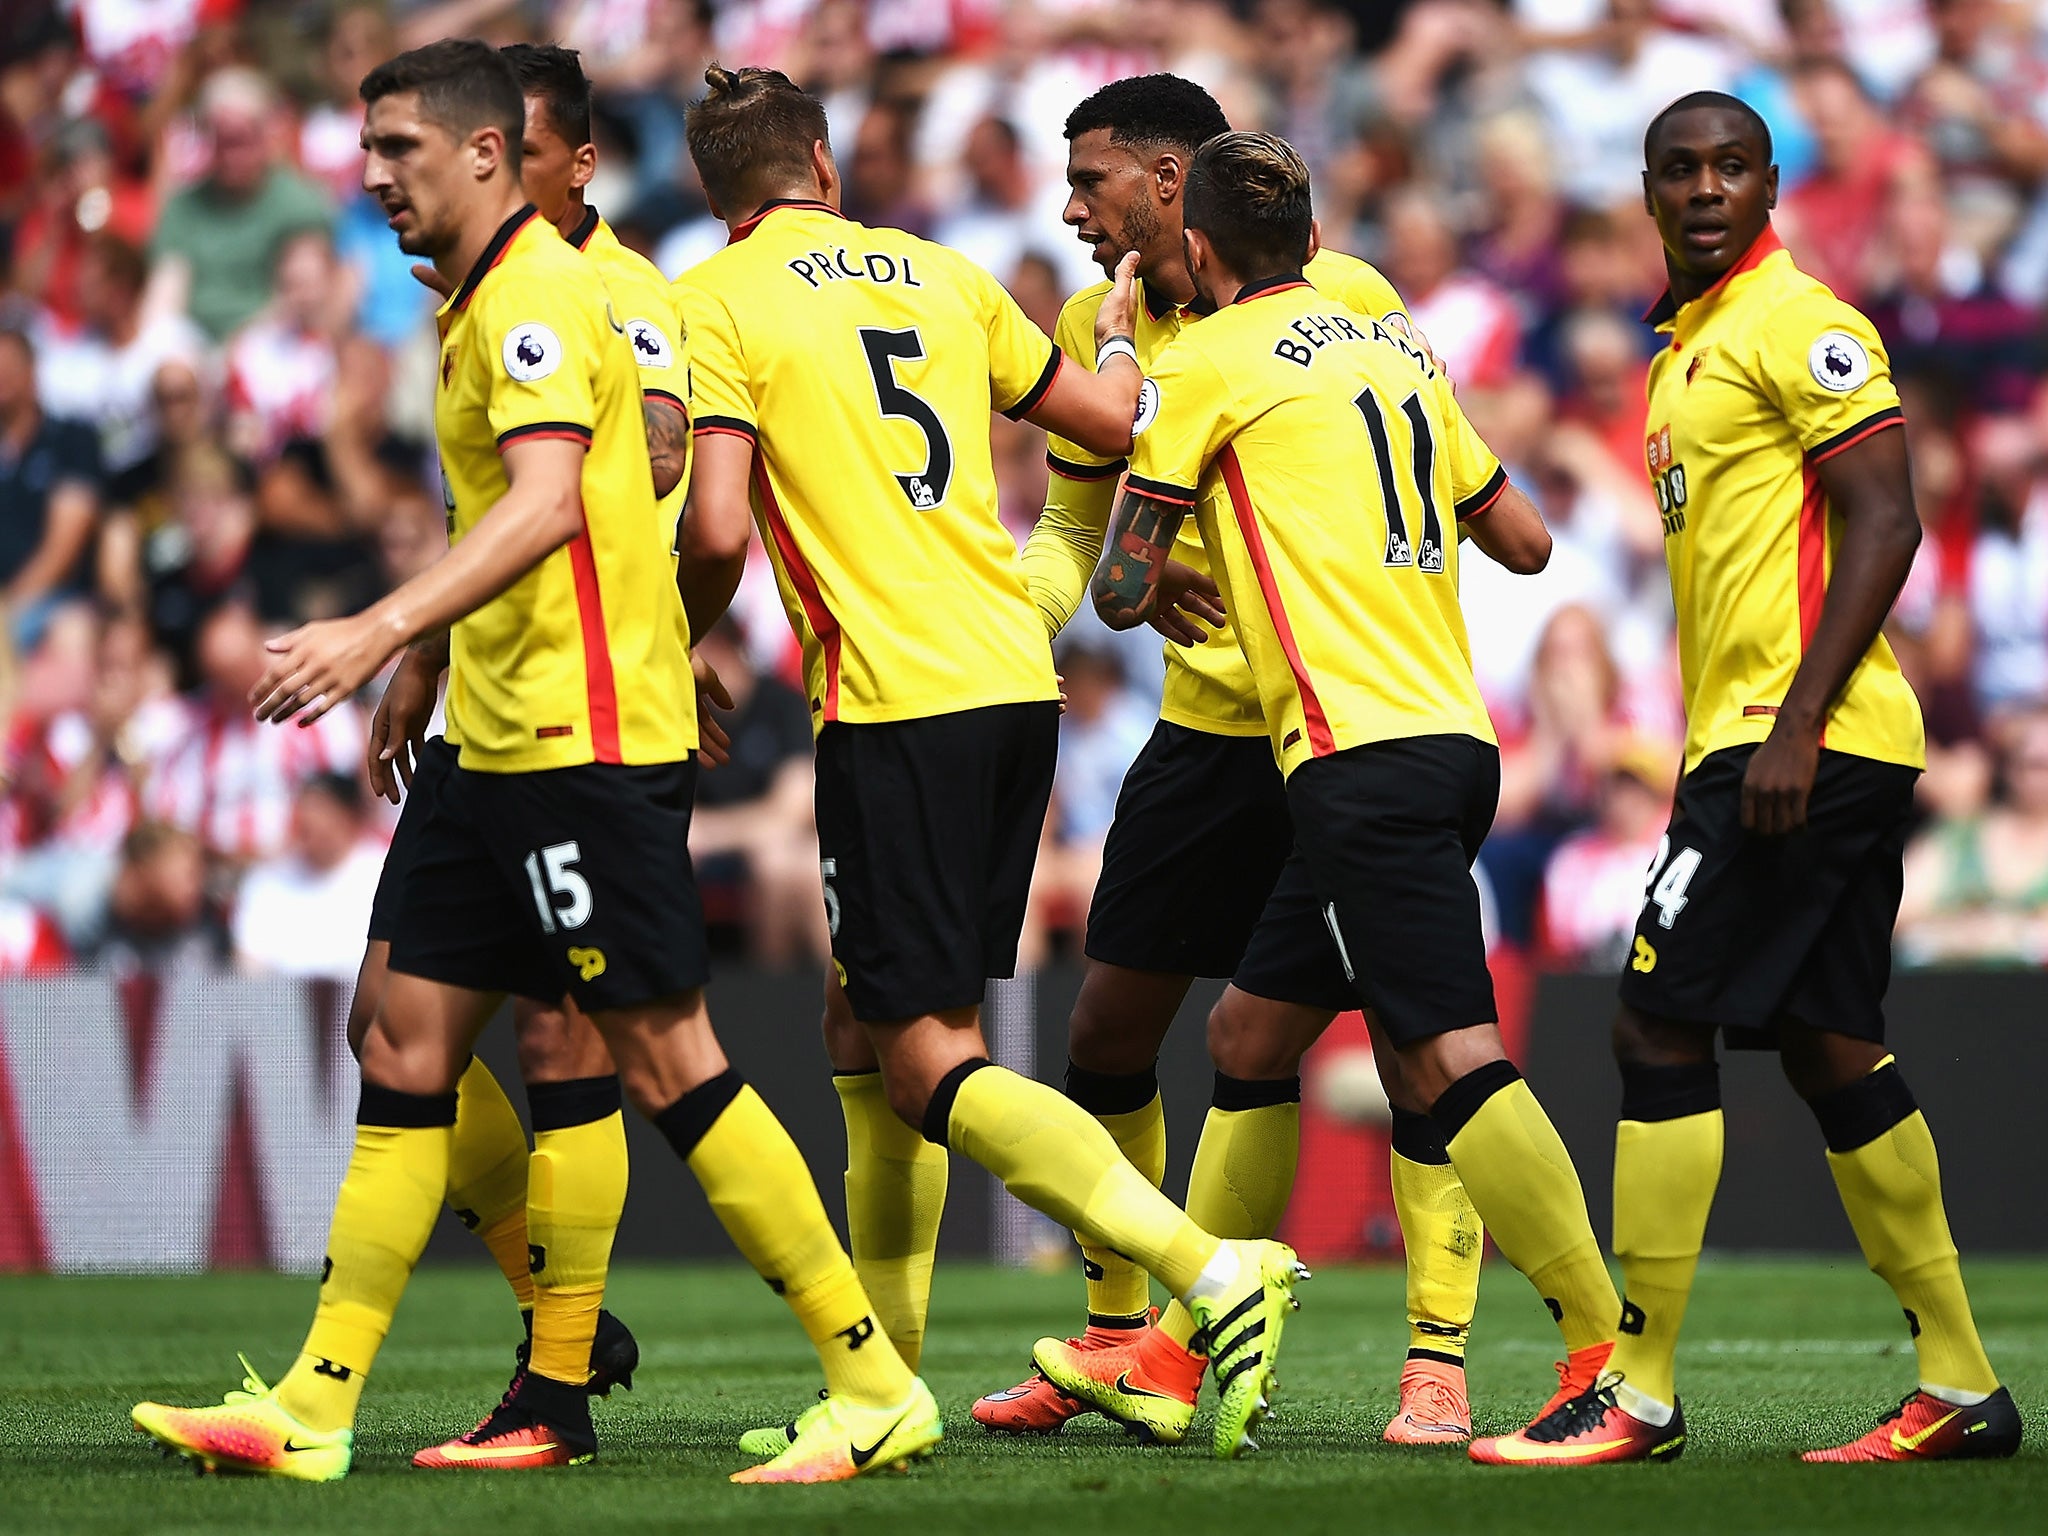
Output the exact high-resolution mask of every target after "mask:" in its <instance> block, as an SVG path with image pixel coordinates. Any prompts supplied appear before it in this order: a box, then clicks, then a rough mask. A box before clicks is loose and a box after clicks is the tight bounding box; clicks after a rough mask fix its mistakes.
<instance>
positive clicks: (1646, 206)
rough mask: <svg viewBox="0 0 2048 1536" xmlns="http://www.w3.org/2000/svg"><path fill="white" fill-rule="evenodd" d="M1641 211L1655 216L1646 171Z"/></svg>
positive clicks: (1655, 207)
mask: <svg viewBox="0 0 2048 1536" xmlns="http://www.w3.org/2000/svg"><path fill="white" fill-rule="evenodd" d="M1772 201H1773V202H1775V201H1776V199H1775V198H1773V199H1772ZM1643 212H1645V213H1647V214H1648V215H1649V216H1650V217H1651V218H1653V219H1654V218H1655V217H1657V200H1656V199H1655V198H1654V197H1652V196H1650V173H1649V172H1648V171H1644V172H1643Z"/></svg>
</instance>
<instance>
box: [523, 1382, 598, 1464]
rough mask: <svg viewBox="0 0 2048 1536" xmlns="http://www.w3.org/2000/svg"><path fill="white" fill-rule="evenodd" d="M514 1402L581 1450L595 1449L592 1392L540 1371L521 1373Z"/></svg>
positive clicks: (595, 1437)
mask: <svg viewBox="0 0 2048 1536" xmlns="http://www.w3.org/2000/svg"><path fill="white" fill-rule="evenodd" d="M513 1401H515V1402H516V1403H518V1405H519V1406H520V1407H521V1408H524V1409H525V1410H526V1411H527V1412H529V1413H531V1414H533V1415H535V1416H536V1417H537V1418H539V1419H541V1420H542V1421H543V1422H544V1423H546V1425H547V1426H548V1428H550V1429H553V1430H559V1431H561V1432H562V1435H563V1438H564V1439H566V1440H568V1441H569V1442H570V1444H571V1445H572V1446H574V1447H575V1449H577V1450H586V1449H595V1448H596V1445H597V1435H596V1433H595V1432H594V1431H593V1430H592V1429H591V1427H590V1392H589V1390H588V1389H587V1388H585V1387H583V1386H581V1385H571V1384H570V1383H569V1382H566V1381H556V1380H555V1379H554V1378H553V1377H552V1376H543V1375H541V1374H540V1373H539V1372H537V1371H530V1370H529V1371H521V1372H520V1373H519V1385H518V1387H517V1388H516V1389H515V1390H514V1392H513Z"/></svg>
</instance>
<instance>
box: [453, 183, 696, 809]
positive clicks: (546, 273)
mask: <svg viewBox="0 0 2048 1536" xmlns="http://www.w3.org/2000/svg"><path fill="white" fill-rule="evenodd" d="M438 322H439V326H440V331H441V370H440V379H439V383H438V386H437V388H436V390H435V395H434V433H435V437H436V438H437V439H438V442H439V447H440V454H441V476H442V481H443V488H444V496H445V499H446V502H447V509H448V538H449V541H450V542H451V543H457V542H460V541H461V540H462V539H463V538H465V537H467V536H468V534H469V532H470V530H471V529H473V528H474V527H475V526H476V525H477V523H478V521H479V520H481V519H482V518H483V516H484V515H485V514H486V513H488V512H489V511H490V509H491V508H492V507H493V506H495V505H497V503H498V501H499V499H500V498H501V497H503V496H504V494H505V493H506V491H507V490H508V489H509V488H510V482H509V481H508V480H507V479H506V476H505V466H504V461H503V459H502V458H501V457H500V455H501V454H502V452H503V451H504V449H505V448H506V447H507V446H509V445H512V444H515V443H518V442H520V441H522V440H532V439H536V438H566V439H570V440H572V441H574V442H577V443H580V444H583V445H584V447H585V452H584V455H583V529H582V531H581V532H580V533H578V534H577V535H576V537H575V538H573V539H571V540H570V541H569V542H568V543H567V544H565V545H564V546H562V548H560V549H558V550H556V551H555V552H554V553H553V554H551V555H549V556H548V557H547V558H546V559H545V560H543V561H541V563H540V564H539V565H537V566H535V567H534V568H533V569H532V570H531V571H528V572H527V573H526V575H524V576H522V577H521V578H520V579H519V580H518V581H516V582H514V583H513V584H512V585H511V586H510V587H508V588H507V589H506V590H505V591H504V592H502V593H500V594H499V595H498V596H497V597H494V598H492V599H491V601H489V602H488V603H485V604H484V605H483V607H481V608H479V609H477V611H476V612H474V613H472V614H470V615H469V616H468V617H466V618H463V619H460V620H458V621H457V622H456V624H455V627H454V630H453V632H452V634H451V636H450V651H451V666H450V671H449V680H448V725H449V731H448V735H449V738H450V739H451V740H456V741H459V742H460V743H461V746H462V763H463V766H464V767H467V768H474V769H478V770H480V771H483V772H487V773H527V772H533V771H536V770H540V769H546V768H566V767H571V766H574V765H576V764H579V763H592V762H596V763H665V762H676V761H679V760H680V759H681V758H683V757H684V756H685V755H687V754H688V753H689V752H690V751H691V750H692V749H693V748H694V747H695V746H696V745H697V715H696V690H695V687H694V686H693V684H692V682H691V679H690V662H689V651H688V645H687V640H686V626H685V621H684V619H683V613H682V599H681V597H680V596H678V594H677V592H676V585H675V581H674V579H673V569H672V567H671V566H670V564H669V562H668V561H666V560H664V559H661V558H660V555H661V553H662V552H663V551H665V550H666V549H667V548H668V540H669V538H670V530H668V529H667V528H665V527H664V526H663V524H662V522H661V518H660V515H659V513H658V511H657V509H656V507H655V502H654V478H653V475H652V473H651V472H650V471H649V469H648V466H647V429H646V425H645V423H644V421H643V419H642V416H641V410H640V394H641V385H640V374H639V370H638V369H637V368H636V367H635V366H634V362H633V349H632V346H631V344H630V343H629V342H628V341H627V339H626V334H625V330H624V327H623V323H622V322H621V321H620V320H619V319H618V318H617V317H616V316H615V315H614V314H613V312H612V308H611V305H610V304H609V302H608V299H607V295H606V291H605V286H604V283H603V282H602V280H601V279H600V278H599V275H598V272H597V269H596V268H595V267H593V266H592V265H591V264H590V262H589V261H587V260H586V259H585V258H584V257H583V256H581V255H580V254H578V253H577V252H576V251H575V250H573V249H572V248H571V247H570V246H569V245H568V244H567V243H566V242H564V241H563V239H562V237H561V236H560V235H559V234H558V233H556V231H555V227H554V226H553V225H552V224H550V223H548V222H547V220H545V219H543V218H542V217H540V215H539V214H538V213H536V212H535V211H534V210H533V209H532V208H531V207H527V208H523V209H521V210H520V211H519V212H518V213H517V214H515V215H514V216H513V217H512V218H510V219H508V220H507V221H506V222H505V224H504V226H503V227H502V228H500V229H499V230H498V232H497V234H496V235H495V236H493V237H492V239H491V243H490V244H489V245H488V246H487V247H486V248H485V250H484V253H483V255H482V256H481V257H479V258H478V260H477V264H476V266H475V267H474V268H472V269H471V270H470V273H469V275H468V276H467V277H466V278H465V279H464V280H463V283H462V286H461V287H459V288H458V289H456V290H455V292H454V293H453V294H452V295H451V296H450V297H449V299H448V302H447V303H446V304H444V305H442V307H441V311H440V314H439V316H438Z"/></svg>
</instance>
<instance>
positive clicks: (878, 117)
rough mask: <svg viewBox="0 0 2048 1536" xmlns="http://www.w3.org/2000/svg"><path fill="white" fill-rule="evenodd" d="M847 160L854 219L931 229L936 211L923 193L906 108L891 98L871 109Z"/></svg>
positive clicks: (918, 231) (923, 232) (848, 204)
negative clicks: (887, 101) (920, 195)
mask: <svg viewBox="0 0 2048 1536" xmlns="http://www.w3.org/2000/svg"><path fill="white" fill-rule="evenodd" d="M842 163H843V165H844V168H845V173H846V215H847V217H848V218H851V219H858V220H859V221H860V222H861V223H863V224H870V225H876V226H887V227H888V228H891V229H907V230H909V231H910V233H912V234H913V235H926V234H929V233H930V232H931V222H932V215H931V210H930V209H929V208H927V207H926V206H925V204H924V201H923V199H922V198H921V197H919V195H918V192H917V186H916V177H915V175H914V170H915V167H914V166H913V165H912V163H911V159H910V121H909V119H908V118H907V117H906V116H905V115H904V113H903V111H902V109H901V108H899V107H896V106H893V105H890V104H888V103H885V102H876V103H875V104H874V105H873V106H872V107H870V108H868V111H867V115H866V116H865V117H863V118H862V119H861V120H860V128H859V130H858V131H857V132H856V133H855V134H854V136H853V145H852V150H851V153H849V154H847V155H846V156H845V158H844V160H843V162H842Z"/></svg>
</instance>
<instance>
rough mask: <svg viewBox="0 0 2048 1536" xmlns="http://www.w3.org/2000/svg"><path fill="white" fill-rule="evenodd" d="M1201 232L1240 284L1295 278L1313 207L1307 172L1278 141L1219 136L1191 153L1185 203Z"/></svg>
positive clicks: (1190, 223)
mask: <svg viewBox="0 0 2048 1536" xmlns="http://www.w3.org/2000/svg"><path fill="white" fill-rule="evenodd" d="M1183 205H1184V210H1185V211H1184V213H1183V215H1182V217H1183V218H1184V219H1185V221H1186V224H1187V227H1188V228H1189V229H1199V230H1200V231H1201V232H1202V233H1203V234H1204V235H1205V236H1206V237H1207V238H1208V241H1209V244H1210V245H1212V246H1213V247H1215V250H1216V255H1217V256H1218V257H1219V258H1220V259H1221V260H1222V262H1223V264H1224V265H1225V266H1226V267H1228V268H1229V269H1230V270H1231V272H1232V273H1234V274H1235V275H1236V276H1238V277H1241V278H1255V277H1272V276H1275V275H1276V274H1278V273H1281V272H1299V271H1300V270H1301V269H1302V267H1303V266H1304V265H1306V264H1307V262H1308V248H1309V241H1310V239H1311V238H1312V234H1313V225H1314V222H1315V206H1314V203H1313V201H1312V200H1311V198H1310V196H1309V175H1308V167H1307V165H1305V164H1303V163H1302V158H1301V156H1300V155H1298V154H1296V153H1295V151H1294V146H1293V145H1292V144H1289V143H1288V142H1287V141H1286V140H1285V139H1283V138H1281V137H1280V136H1279V135H1277V134H1271V133H1224V134H1218V135H1217V136H1216V137H1215V138H1213V139H1210V140H1209V141H1208V142H1207V143H1205V144H1204V145H1203V146H1202V147H1201V148H1200V149H1198V150H1196V151H1195V158H1194V160H1193V161H1192V162H1191V163H1190V164H1189V166H1188V185H1187V192H1186V194H1185V195H1184V198H1183Z"/></svg>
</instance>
